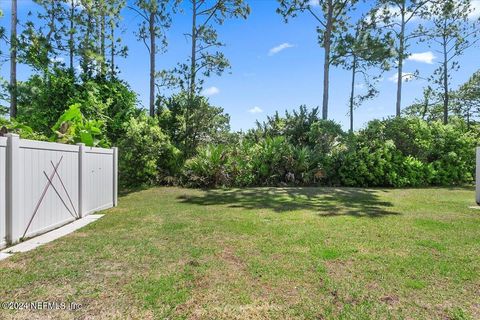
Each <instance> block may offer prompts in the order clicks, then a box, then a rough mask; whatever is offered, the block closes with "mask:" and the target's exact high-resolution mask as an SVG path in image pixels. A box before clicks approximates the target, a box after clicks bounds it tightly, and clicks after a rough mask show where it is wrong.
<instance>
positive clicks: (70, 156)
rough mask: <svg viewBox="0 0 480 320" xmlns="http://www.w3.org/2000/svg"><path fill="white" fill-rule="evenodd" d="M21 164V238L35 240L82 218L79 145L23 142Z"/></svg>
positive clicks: (20, 155) (20, 153)
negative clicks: (42, 234) (79, 208)
mask: <svg viewBox="0 0 480 320" xmlns="http://www.w3.org/2000/svg"><path fill="white" fill-rule="evenodd" d="M18 161H19V164H20V172H19V173H20V176H19V179H20V181H22V183H21V186H20V188H21V189H20V193H21V194H22V195H23V201H22V208H21V209H20V210H21V211H22V212H23V214H22V215H21V222H20V225H21V230H22V237H32V236H34V235H37V234H41V233H44V232H46V231H49V230H52V229H54V228H58V227H60V226H62V225H64V224H66V223H68V222H71V221H73V220H75V219H77V218H79V215H78V182H77V181H78V173H79V170H78V146H72V145H65V144H59V143H51V142H40V141H30V140H20V152H19V157H18ZM45 190H46V191H45Z"/></svg>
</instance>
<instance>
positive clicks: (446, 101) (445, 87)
mask: <svg viewBox="0 0 480 320" xmlns="http://www.w3.org/2000/svg"><path fill="white" fill-rule="evenodd" d="M449 100H450V95H449V93H448V53H447V39H446V38H445V36H444V37H443V124H448V104H449Z"/></svg>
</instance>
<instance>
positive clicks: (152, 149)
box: [118, 113, 179, 187]
mask: <svg viewBox="0 0 480 320" xmlns="http://www.w3.org/2000/svg"><path fill="white" fill-rule="evenodd" d="M118 146H119V155H120V159H119V174H120V181H121V184H122V186H123V187H132V186H137V185H151V184H155V183H159V182H162V181H164V180H165V179H168V177H171V176H172V175H173V174H175V171H176V170H177V168H176V165H175V163H176V157H178V156H179V152H178V150H177V149H176V148H174V147H173V146H172V145H171V143H170V140H169V138H168V136H167V135H165V134H164V133H163V132H162V130H161V129H160V127H159V126H158V121H157V120H155V119H153V118H150V117H148V116H147V115H146V114H145V113H141V114H140V115H139V116H138V117H137V118H131V119H130V120H129V122H128V123H127V124H126V126H125V135H124V136H123V137H122V138H121V139H120V140H119V143H118Z"/></svg>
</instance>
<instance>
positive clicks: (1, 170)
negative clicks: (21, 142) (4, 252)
mask: <svg viewBox="0 0 480 320" xmlns="http://www.w3.org/2000/svg"><path fill="white" fill-rule="evenodd" d="M6 156H7V138H4V137H0V248H3V247H5V246H6V244H7V242H6V238H5V237H6V235H7V221H6V215H5V210H6V203H5V190H6V189H5V188H6V182H5V181H6V166H7V164H6V160H7V159H6Z"/></svg>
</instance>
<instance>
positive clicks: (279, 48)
mask: <svg viewBox="0 0 480 320" xmlns="http://www.w3.org/2000/svg"><path fill="white" fill-rule="evenodd" d="M293 47H295V46H294V45H293V44H291V43H288V42H284V43H282V44H280V45H278V46H276V47H273V48H272V49H270V50H269V51H268V55H269V56H273V55H274V54H277V53H279V52H280V51H283V50H285V49H288V48H293Z"/></svg>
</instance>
